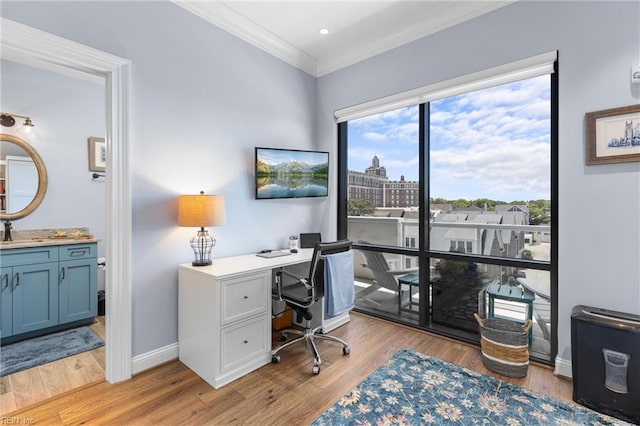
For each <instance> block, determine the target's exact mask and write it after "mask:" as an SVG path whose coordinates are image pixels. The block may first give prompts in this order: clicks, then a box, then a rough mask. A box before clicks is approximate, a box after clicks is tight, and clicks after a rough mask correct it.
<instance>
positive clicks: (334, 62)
mask: <svg viewBox="0 0 640 426" xmlns="http://www.w3.org/2000/svg"><path fill="white" fill-rule="evenodd" d="M515 1H517V0H505V1H494V2H491V3H489V4H486V3H484V2H469V3H465V4H466V6H465V7H467V8H469V10H468V12H467V13H464V14H462V15H461V14H460V13H459V10H460V7H462V6H461V5H456V9H455V10H454V9H449V10H447V11H444V12H445V13H446V14H445V15H444V16H439V17H438V18H435V19H433V20H432V22H430V23H429V25H425V22H419V23H415V24H413V25H407V26H405V27H403V29H402V30H401V31H397V32H394V33H392V34H389V35H387V36H385V37H380V38H378V39H376V40H375V41H373V42H371V43H368V44H365V45H363V46H361V47H356V48H353V47H351V48H349V49H348V50H346V51H343V52H337V53H336V54H333V55H329V56H326V57H324V58H320V59H319V60H318V65H317V69H318V72H317V74H316V77H321V76H323V75H326V74H329V73H332V72H334V71H337V70H339V69H342V68H345V67H348V66H349V65H353V64H356V63H358V62H361V61H364V60H366V59H369V58H372V57H374V56H377V55H379V54H381V53H384V52H387V51H389V50H392V49H395V48H398V47H400V46H404V45H405V44H408V43H411V42H413V41H416V40H419V39H421V38H423V37H426V36H428V35H431V34H435V33H437V32H439V31H442V30H445V29H447V28H449V27H453V26H454V25H458V24H460V23H462V22H465V21H468V20H471V19H474V18H477V17H479V16H482V15H484V14H485V13H489V12H492V11H494V10H497V9H500V8H501V7H504V6H507V5H509V4H511V3H514V2H515ZM479 5H482V6H481V7H478V6H479ZM447 12H448V13H447Z"/></svg>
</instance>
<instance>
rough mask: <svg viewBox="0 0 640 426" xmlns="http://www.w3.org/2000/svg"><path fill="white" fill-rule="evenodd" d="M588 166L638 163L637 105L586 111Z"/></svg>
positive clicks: (639, 129)
mask: <svg viewBox="0 0 640 426" xmlns="http://www.w3.org/2000/svg"><path fill="white" fill-rule="evenodd" d="M585 122H586V126H587V165H594V164H611V163H626V162H630V161H640V105H630V106H626V107H621V108H613V109H607V110H603V111H595V112H588V113H587V114H586V115H585Z"/></svg>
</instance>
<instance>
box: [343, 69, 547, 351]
mask: <svg viewBox="0 0 640 426" xmlns="http://www.w3.org/2000/svg"><path fill="white" fill-rule="evenodd" d="M547 69H548V68H547ZM552 69H553V68H552ZM556 82H557V75H554V74H553V73H550V72H549V73H547V72H545V73H538V75H533V76H525V77H524V78H508V79H503V80H500V79H498V83H495V84H488V83H486V84H481V87H480V88H479V89H476V90H470V89H467V90H465V89H464V88H462V89H457V90H455V91H454V92H455V93H454V94H452V95H451V96H444V95H438V96H434V97H433V98H434V99H429V97H428V96H425V98H426V99H427V101H426V102H422V103H415V104H411V105H406V106H402V107H400V108H394V109H390V110H385V111H383V112H378V113H373V114H368V115H361V116H360V117H357V118H352V119H349V120H343V121H342V122H341V123H340V124H339V132H338V133H339V145H340V149H339V152H340V153H341V154H340V155H341V156H342V157H344V158H342V159H341V160H342V161H341V162H340V164H341V165H342V167H341V169H342V170H340V172H341V178H340V183H341V185H343V186H345V188H344V190H343V191H342V192H341V194H343V196H342V198H343V199H342V200H341V202H342V203H344V208H343V209H341V210H340V211H341V212H342V213H341V214H342V216H346V218H345V217H342V218H340V220H339V221H338V222H339V229H338V234H339V235H340V236H346V237H348V238H350V239H351V240H352V241H354V243H355V247H356V249H357V250H356V256H357V259H356V262H355V276H356V286H357V309H359V310H361V311H363V312H367V313H371V314H374V315H378V316H383V317H386V318H390V319H393V320H396V321H400V322H403V323H406V324H411V325H414V326H418V327H423V328H427V329H432V330H435V331H439V332H442V333H445V334H448V335H452V336H456V337H459V338H462V339H466V340H474V339H477V330H478V327H477V323H476V321H475V319H474V317H473V314H474V313H476V312H477V313H479V314H480V315H481V316H487V315H490V316H497V317H504V318H507V319H511V320H514V321H519V322H524V321H525V320H527V319H528V318H531V319H532V320H533V322H534V328H533V332H532V335H531V347H530V351H531V354H532V356H533V357H534V358H537V359H539V360H542V361H548V362H551V360H552V358H553V357H554V356H555V343H554V339H555V331H554V330H555V324H554V323H553V316H554V315H553V313H554V295H555V294H556V282H555V281H556V279H555V277H556V267H555V263H554V259H553V254H554V253H555V252H556V248H555V247H554V244H555V241H557V238H555V235H554V234H555V232H556V229H555V228H556V226H555V224H554V219H555V218H554V215H553V212H554V211H555V210H556V206H555V202H554V200H555V192H556V191H555V189H554V188H555V187H556V185H557V184H556V182H555V178H554V176H557V160H556V159H555V152H557V151H556V144H557V141H556V140H555V135H556V134H557V132H556V130H555V129H556V128H557V123H556V118H555V116H556V114H557V97H556V96H555V93H556V89H555V86H556ZM469 87H470V88H471V87H472V88H474V89H475V86H474V85H469Z"/></svg>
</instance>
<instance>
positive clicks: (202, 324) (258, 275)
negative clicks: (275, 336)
mask: <svg viewBox="0 0 640 426" xmlns="http://www.w3.org/2000/svg"><path fill="white" fill-rule="evenodd" d="M312 254H313V249H301V250H300V251H299V252H298V253H295V254H291V255H289V256H281V257H274V258H269V259H266V258H262V257H258V256H256V255H255V254H248V255H243V256H235V257H227V258H223V259H214V260H213V264H212V265H210V266H197V267H196V266H192V265H191V264H183V265H180V266H179V269H178V341H179V353H180V361H182V362H183V363H184V364H185V365H186V366H187V367H189V368H190V369H191V370H193V371H194V372H195V373H196V374H198V375H199V376H200V377H202V378H203V379H204V380H205V381H206V382H207V383H209V384H210V385H211V386H213V387H214V388H219V387H221V386H224V385H226V384H227V383H229V382H231V381H233V380H235V379H237V378H239V377H242V376H244V375H245V374H247V373H249V372H251V371H253V370H255V369H257V368H260V367H262V366H263V365H265V364H268V363H269V362H271V286H272V277H273V271H274V269H275V270H277V269H279V268H283V267H287V266H293V265H300V264H302V263H305V262H309V261H311V257H312ZM317 306H319V307H322V304H317ZM318 311H320V312H322V313H320V315H319V316H320V317H321V321H322V325H323V327H324V330H325V332H329V331H331V330H333V329H334V328H336V327H338V326H340V325H342V324H344V323H346V322H348V321H349V314H348V313H345V314H344V315H340V316H338V317H334V318H331V319H330V320H327V321H325V319H324V314H323V312H324V309H318ZM317 315H318V313H316V316H317Z"/></svg>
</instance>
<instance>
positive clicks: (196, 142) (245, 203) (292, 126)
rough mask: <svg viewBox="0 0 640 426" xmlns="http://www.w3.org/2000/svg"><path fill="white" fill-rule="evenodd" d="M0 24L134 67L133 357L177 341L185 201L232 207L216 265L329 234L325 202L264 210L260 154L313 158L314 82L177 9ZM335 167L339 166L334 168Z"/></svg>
mask: <svg viewBox="0 0 640 426" xmlns="http://www.w3.org/2000/svg"><path fill="white" fill-rule="evenodd" d="M1 13H2V15H3V16H4V17H6V18H9V19H12V20H15V21H18V22H22V23H24V24H27V25H30V26H32V27H35V28H38V29H42V30H44V31H48V32H50V33H53V34H56V35H59V36H62V37H65V38H67V39H70V40H74V41H77V42H80V43H83V44H86V45H89V46H91V47H94V48H97V49H101V50H103V51H106V52H109V53H112V54H115V55H117V56H120V57H123V58H126V59H129V60H131V62H132V100H131V119H132V135H131V136H132V137H131V141H132V145H131V154H132V156H131V167H132V175H133V182H132V197H133V354H134V355H139V354H142V353H145V352H148V351H151V350H154V349H158V348H161V347H164V346H166V345H170V344H173V343H175V342H176V341H177V294H178V293H177V265H178V264H180V263H185V262H190V261H191V260H192V256H193V252H192V251H191V249H190V247H189V245H188V241H189V239H190V238H191V237H192V236H193V235H194V234H195V232H196V229H191V228H179V227H178V226H177V196H178V194H185V193H187V194H196V193H198V192H199V191H200V190H203V191H205V192H206V193H209V194H221V195H224V196H225V200H226V208H227V223H226V224H225V225H224V226H222V227H218V228H213V229H210V232H211V233H212V234H213V235H214V236H215V237H216V239H217V246H216V247H215V249H214V257H222V256H231V255H236V254H241V253H247V252H252V251H257V250H259V249H262V248H267V247H268V248H277V247H286V241H287V239H288V236H289V235H292V234H296V233H299V232H312V231H322V232H323V233H324V232H326V229H325V228H324V227H323V226H322V224H321V222H320V221H321V220H322V219H321V218H320V216H319V214H320V212H322V211H323V210H324V209H325V208H324V205H325V204H329V203H328V201H327V200H328V199H327V198H309V199H300V200H266V201H256V200H255V199H254V185H253V162H254V159H253V156H254V152H253V149H254V147H255V146H267V147H282V148H285V147H286V148H299V149H311V148H314V136H315V120H316V80H315V79H314V78H313V77H311V76H309V75H308V74H306V73H303V72H302V71H299V70H297V69H295V68H293V67H291V66H289V65H287V64H285V63H284V62H282V61H280V60H278V59H276V58H274V57H272V56H270V55H268V54H266V53H264V52H262V51H261V50H259V49H257V48H255V47H253V46H251V45H249V44H247V43H245V42H243V41H241V40H239V39H238V38H236V37H234V36H232V35H230V34H228V33H226V32H224V31H222V30H220V29H218V28H217V27H214V26H213V25H211V24H209V23H207V22H205V21H204V20H202V19H200V18H198V17H196V16H194V15H192V14H191V13H189V12H187V11H185V10H183V9H182V8H180V7H178V6H175V5H174V4H172V3H169V2H5V1H3V3H2V12H1ZM332 161H335V158H332Z"/></svg>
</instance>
